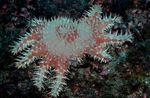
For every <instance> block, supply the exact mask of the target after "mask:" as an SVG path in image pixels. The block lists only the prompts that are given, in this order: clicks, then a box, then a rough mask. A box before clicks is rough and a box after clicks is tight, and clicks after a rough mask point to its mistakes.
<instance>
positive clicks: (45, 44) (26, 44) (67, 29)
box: [11, 5, 132, 97]
mask: <svg viewBox="0 0 150 98" xmlns="http://www.w3.org/2000/svg"><path fill="white" fill-rule="evenodd" d="M101 9H102V8H101V6H99V5H93V6H92V7H91V9H90V10H89V11H88V12H86V13H85V15H84V16H83V18H81V19H79V20H73V19H70V18H68V17H57V18H55V17H54V18H52V19H50V20H46V19H33V20H32V22H31V26H32V27H31V30H30V33H26V34H25V35H24V36H21V37H20V38H19V39H18V41H16V42H14V44H13V45H11V52H12V53H13V54H19V53H20V54H19V55H18V58H17V59H16V62H15V65H16V67H17V68H25V67H26V66H29V65H30V64H31V63H34V61H35V60H36V59H37V58H41V59H42V60H41V61H40V62H39V65H40V66H39V67H38V70H37V71H36V72H35V79H34V83H35V85H36V86H37V87H38V88H39V90H41V89H42V88H43V87H44V85H43V84H42V83H43V82H44V79H45V78H46V77H45V76H46V75H45V74H46V72H47V71H46V70H47V69H49V68H50V67H53V68H54V69H55V72H56V76H55V78H54V81H53V82H52V86H51V95H52V96H54V97H57V96H58V95H59V92H60V91H61V90H62V88H63V86H64V85H66V83H65V79H66V73H67V72H68V68H69V65H70V64H71V60H72V59H73V58H79V57H83V56H84V55H85V54H89V55H90V56H92V57H94V58H96V59H97V60H99V61H102V62H107V61H109V60H110V59H111V58H112V57H111V56H110V55H109V54H108V53H107V50H108V48H107V47H106V45H112V44H122V43H123V42H125V41H131V39H132V35H131V34H130V33H128V32H126V33H125V34H122V33H117V32H115V33H114V32H113V33H112V32H111V28H112V26H113V25H114V24H115V23H116V22H121V17H118V16H113V15H109V16H103V17H102V16H101V13H102V10H101ZM108 31H109V32H108Z"/></svg>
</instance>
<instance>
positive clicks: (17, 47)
mask: <svg viewBox="0 0 150 98" xmlns="http://www.w3.org/2000/svg"><path fill="white" fill-rule="evenodd" d="M39 38H40V35H39V34H38V33H36V32H32V33H31V34H29V33H28V32H26V33H25V34H24V36H21V37H19V38H18V41H15V42H14V43H13V45H11V46H10V48H11V49H10V51H11V53H13V54H17V53H19V52H21V51H22V50H24V49H26V48H28V47H29V46H32V45H34V44H35V43H36V42H37V41H38V39H39Z"/></svg>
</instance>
